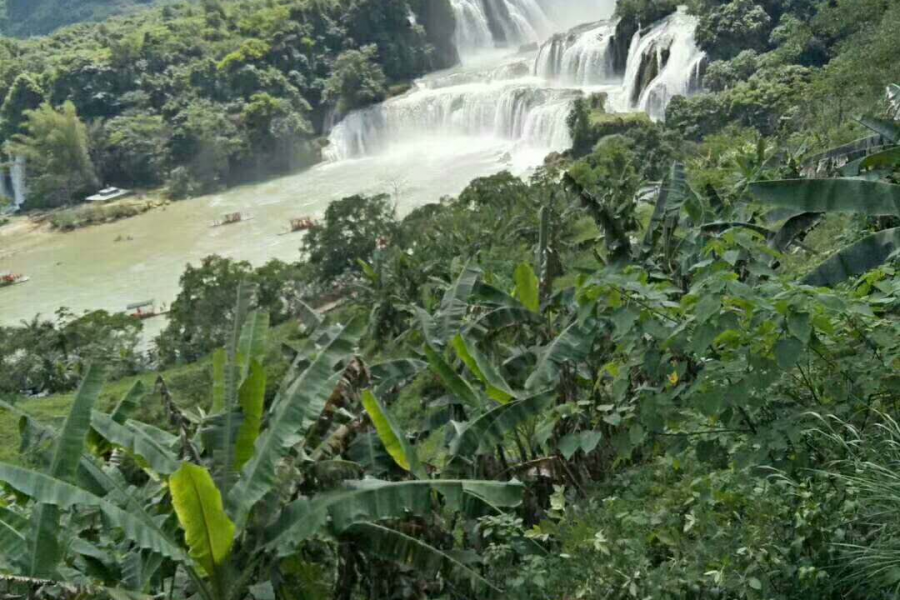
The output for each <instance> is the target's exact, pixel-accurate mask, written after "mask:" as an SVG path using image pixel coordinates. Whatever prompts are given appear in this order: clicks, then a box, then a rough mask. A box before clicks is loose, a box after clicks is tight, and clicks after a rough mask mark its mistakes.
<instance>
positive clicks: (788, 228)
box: [769, 213, 822, 252]
mask: <svg viewBox="0 0 900 600" xmlns="http://www.w3.org/2000/svg"><path fill="white" fill-rule="evenodd" d="M821 220H822V213H800V214H799V215H794V216H793V217H791V218H790V219H788V220H787V221H786V222H785V223H784V225H782V226H781V229H779V230H778V233H776V234H775V236H774V237H773V238H772V239H771V240H770V241H769V246H770V247H771V248H774V249H775V250H777V251H778V252H785V251H787V249H788V248H790V247H791V245H792V244H793V243H794V240H796V239H797V238H799V237H801V236H803V235H806V234H807V233H809V232H810V231H811V230H812V229H813V228H814V227H815V226H816V225H818V224H819V222H820V221H821Z"/></svg>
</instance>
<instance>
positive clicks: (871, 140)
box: [803, 135, 885, 167]
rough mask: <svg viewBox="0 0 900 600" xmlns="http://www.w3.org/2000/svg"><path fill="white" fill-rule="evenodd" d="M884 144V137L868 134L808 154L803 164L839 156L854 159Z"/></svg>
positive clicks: (815, 162) (811, 163)
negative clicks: (847, 142)
mask: <svg viewBox="0 0 900 600" xmlns="http://www.w3.org/2000/svg"><path fill="white" fill-rule="evenodd" d="M884 146H885V139H884V138H883V137H882V136H880V135H870V136H868V137H864V138H861V139H858V140H855V141H853V142H850V143H849V144H844V145H842V146H837V147H835V148H831V149H829V150H826V151H825V152H819V153H818V154H813V155H811V156H808V157H807V158H806V159H805V160H804V161H803V164H804V166H805V167H811V166H815V165H817V164H818V163H820V162H822V161H823V160H836V159H839V158H846V159H847V160H855V159H858V158H860V157H864V156H866V155H868V154H871V153H872V152H875V151H877V150H879V149H881V148H883V147H884Z"/></svg>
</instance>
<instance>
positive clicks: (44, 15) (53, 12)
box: [0, 0, 175, 37]
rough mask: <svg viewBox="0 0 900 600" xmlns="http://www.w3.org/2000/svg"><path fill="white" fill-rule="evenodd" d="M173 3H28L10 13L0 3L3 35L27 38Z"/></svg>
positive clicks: (86, 0)
mask: <svg viewBox="0 0 900 600" xmlns="http://www.w3.org/2000/svg"><path fill="white" fill-rule="evenodd" d="M173 1H175V0H30V5H29V8H28V10H27V12H23V11H21V9H20V12H21V14H9V13H8V12H7V6H6V4H7V3H9V0H6V2H4V0H0V4H2V5H3V6H0V10H2V13H3V17H4V19H3V31H2V33H3V34H4V35H9V36H12V37H28V36H32V35H47V34H49V33H52V32H53V31H55V30H57V29H59V28H61V27H66V26H68V25H74V24H76V23H83V22H99V21H103V20H105V19H108V18H110V17H115V16H119V15H127V14H130V13H133V12H136V11H139V10H143V9H145V8H149V7H151V6H154V5H159V4H163V3H171V2H173Z"/></svg>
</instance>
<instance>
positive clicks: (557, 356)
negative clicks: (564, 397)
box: [525, 321, 597, 390]
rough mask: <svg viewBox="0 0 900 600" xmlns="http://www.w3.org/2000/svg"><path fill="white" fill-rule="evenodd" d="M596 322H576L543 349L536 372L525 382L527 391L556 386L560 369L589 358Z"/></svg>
mask: <svg viewBox="0 0 900 600" xmlns="http://www.w3.org/2000/svg"><path fill="white" fill-rule="evenodd" d="M596 328H597V324H596V322H593V321H591V322H587V323H584V324H582V323H579V322H577V321H576V322H574V323H572V324H571V325H569V326H568V327H566V329H565V330H564V331H563V332H562V333H561V334H559V336H558V337H557V338H556V339H555V340H553V341H552V342H550V344H549V345H548V346H546V347H545V348H542V349H541V350H540V353H539V358H538V363H537V366H536V367H535V369H534V372H532V374H531V375H530V376H529V377H528V380H527V381H526V382H525V389H527V390H537V389H543V388H547V387H550V386H552V385H555V384H556V382H557V379H558V377H559V370H560V367H561V366H562V365H564V364H567V363H577V362H579V361H582V360H584V359H585V358H587V355H588V354H589V353H590V351H591V347H592V346H593V344H594V332H595V331H596Z"/></svg>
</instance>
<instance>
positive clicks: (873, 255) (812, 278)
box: [803, 227, 900, 287]
mask: <svg viewBox="0 0 900 600" xmlns="http://www.w3.org/2000/svg"><path fill="white" fill-rule="evenodd" d="M898 250H900V227H897V228H894V229H887V230H885V231H880V232H878V233H875V234H873V235H870V236H868V237H866V238H863V239H862V240H860V241H858V242H857V243H855V244H853V245H852V246H849V247H848V248H844V249H843V250H841V251H840V252H838V253H837V254H835V255H834V256H832V257H831V258H829V259H828V260H826V261H825V262H823V263H822V264H821V265H819V266H818V267H816V269H815V270H814V271H813V272H812V273H810V274H809V275H807V276H806V277H805V278H804V279H803V283H804V284H806V285H812V286H816V287H834V286H836V285H838V284H840V283H843V282H845V281H847V280H848V279H853V278H856V277H859V276H860V275H863V274H865V273H867V272H868V271H871V270H872V269H875V268H877V267H879V266H881V265H882V264H884V262H885V261H886V260H887V259H888V258H889V257H890V256H891V255H892V254H894V253H896V252H897V251H898Z"/></svg>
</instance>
